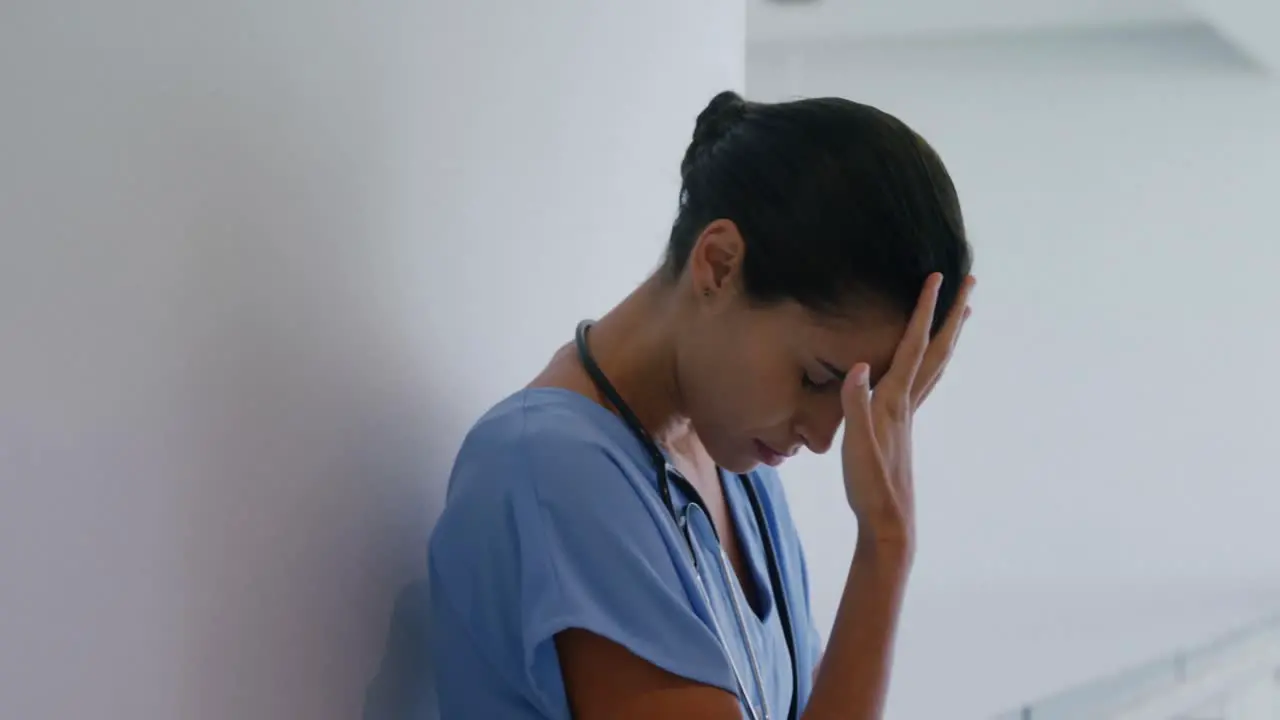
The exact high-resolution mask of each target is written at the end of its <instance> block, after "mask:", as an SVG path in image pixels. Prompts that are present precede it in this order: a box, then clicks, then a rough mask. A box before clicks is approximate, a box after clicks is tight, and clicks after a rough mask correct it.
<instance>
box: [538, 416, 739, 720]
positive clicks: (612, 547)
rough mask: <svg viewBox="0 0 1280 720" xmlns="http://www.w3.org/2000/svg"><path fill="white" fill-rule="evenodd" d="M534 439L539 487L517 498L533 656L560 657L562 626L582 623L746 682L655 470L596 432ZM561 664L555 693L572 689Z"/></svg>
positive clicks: (725, 682) (693, 674) (633, 647)
mask: <svg viewBox="0 0 1280 720" xmlns="http://www.w3.org/2000/svg"><path fill="white" fill-rule="evenodd" d="M524 450H525V455H526V459H527V462H526V465H525V473H526V475H527V477H526V478H525V480H526V481H525V482H523V483H522V485H521V489H523V490H524V491H526V492H527V493H528V495H527V502H517V503H516V504H515V509H516V518H515V520H516V522H515V523H514V527H515V528H516V532H517V534H518V538H517V543H515V546H516V547H518V548H519V552H520V554H521V560H520V562H521V580H520V593H521V598H522V607H521V612H522V613H523V622H522V623H521V624H522V627H523V633H524V637H523V641H524V650H525V653H526V655H525V663H526V666H527V667H528V668H533V667H535V666H537V665H539V664H541V662H545V660H546V659H547V658H548V657H549V658H552V659H554V658H555V657H556V656H555V647H554V637H555V635H556V634H557V633H559V632H561V631H563V630H566V629H569V628H578V629H582V630H587V631H589V632H592V633H595V634H597V635H600V636H603V637H605V638H607V639H609V640H612V641H614V642H616V643H618V644H620V645H623V646H624V647H626V648H627V649H629V650H630V651H631V652H632V653H634V654H636V655H638V656H639V657H641V658H643V659H645V660H647V661H649V662H650V663H652V664H654V665H656V666H658V667H660V668H663V669H664V670H666V671H668V672H670V673H673V674H675V675H678V676H681V677H684V678H688V679H690V680H693V681H695V682H700V683H704V684H708V685H713V686H716V687H720V688H724V689H725V690H728V691H729V692H734V691H735V689H736V685H735V683H734V680H733V675H732V672H731V670H730V666H729V663H728V660H727V659H726V656H725V653H724V650H723V648H722V646H721V644H720V642H719V640H718V639H717V636H716V634H715V631H714V629H713V626H712V624H711V622H710V621H709V620H706V619H704V617H706V613H707V612H709V611H708V609H707V608H706V606H705V605H704V604H703V603H702V601H701V599H700V598H701V596H700V594H699V591H698V587H697V585H695V584H693V581H692V576H691V572H692V570H691V567H692V565H691V564H690V560H689V559H688V548H687V546H686V545H684V542H685V541H684V539H683V536H682V535H681V534H680V533H679V531H677V530H676V528H675V523H674V522H673V521H672V519H671V517H670V515H669V514H668V513H667V512H666V510H665V507H664V506H663V505H662V503H661V500H659V499H658V496H657V492H656V490H655V489H654V488H653V484H652V481H645V480H642V479H638V478H636V477H633V476H629V475H627V474H626V472H624V470H623V469H622V468H621V467H620V466H619V465H618V464H617V463H616V462H615V460H614V458H613V457H612V456H611V454H610V453H609V452H608V451H606V450H605V449H604V448H601V447H599V446H593V445H591V444H589V443H584V442H573V441H560V442H537V443H527V444H526V445H525V447H524ZM649 493H651V494H652V495H651V497H647V498H646V497H644V496H645V495H646V494H649ZM678 563H682V564H685V565H684V566H683V567H687V568H690V569H689V570H681V569H678ZM695 608H696V609H695ZM556 667H557V672H556V673H555V677H554V682H551V683H548V684H549V685H551V687H545V688H541V690H542V691H543V692H546V693H550V694H552V695H558V694H562V693H563V678H562V677H560V675H559V672H558V664H557V665H556Z"/></svg>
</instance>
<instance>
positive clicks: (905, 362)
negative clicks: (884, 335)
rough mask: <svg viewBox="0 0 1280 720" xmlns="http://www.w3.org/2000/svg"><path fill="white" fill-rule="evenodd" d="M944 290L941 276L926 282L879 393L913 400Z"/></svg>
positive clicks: (928, 279)
mask: <svg viewBox="0 0 1280 720" xmlns="http://www.w3.org/2000/svg"><path fill="white" fill-rule="evenodd" d="M941 286H942V275H941V273H933V274H931V275H929V277H928V278H927V279H926V280H925V281H924V288H922V289H921V290H920V299H919V300H917V301H916V309H915V312H913V313H912V314H911V320H910V322H908V323H907V331H906V332H905V333H904V334H903V336H902V340H901V341H899V342H898V349H897V352H895V353H894V355H893V364H892V365H890V366H889V371H888V372H887V373H885V376H884V377H883V378H882V379H881V380H880V383H879V385H877V392H881V391H886V390H887V391H889V394H891V395H894V396H898V397H901V398H903V399H904V400H905V399H907V398H909V397H910V390H911V388H912V386H913V385H914V384H915V377H916V373H917V371H918V370H919V369H920V363H921V361H922V360H923V358H924V354H925V350H926V349H927V348H928V347H929V329H930V327H931V326H932V325H933V309H934V307H935V306H936V305H937V302H938V289H939V288H940V287H941Z"/></svg>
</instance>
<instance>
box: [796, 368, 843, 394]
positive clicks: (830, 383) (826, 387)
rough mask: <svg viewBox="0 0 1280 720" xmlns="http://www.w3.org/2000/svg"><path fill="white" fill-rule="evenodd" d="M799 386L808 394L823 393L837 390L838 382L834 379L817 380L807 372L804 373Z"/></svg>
mask: <svg viewBox="0 0 1280 720" xmlns="http://www.w3.org/2000/svg"><path fill="white" fill-rule="evenodd" d="M800 385H801V386H802V387H803V388H804V389H805V390H808V391H809V392H814V393H823V392H828V391H830V390H833V389H835V388H839V387H840V382H839V380H837V379H835V378H826V379H823V380H817V379H815V378H814V377H813V376H812V375H810V374H809V373H808V372H805V373H804V375H802V376H801V378H800Z"/></svg>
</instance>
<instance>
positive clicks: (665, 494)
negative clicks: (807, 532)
mask: <svg viewBox="0 0 1280 720" xmlns="http://www.w3.org/2000/svg"><path fill="white" fill-rule="evenodd" d="M591 325H592V322H591V321H590V320H583V321H582V322H581V323H579V324H578V331H577V335H576V338H575V342H576V344H577V346H578V359H579V361H581V362H582V366H583V368H585V369H586V371H587V375H589V376H590V377H591V382H592V383H594V384H595V386H596V389H597V390H599V391H600V392H601V394H603V395H604V396H605V398H606V399H607V400H608V401H609V403H610V404H612V405H613V407H614V409H615V410H617V411H618V414H619V415H620V416H622V420H623V422H625V423H626V424H627V427H628V428H630V430H631V432H632V433H633V434H634V435H635V436H636V438H637V439H639V440H640V442H641V444H643V445H644V447H645V450H647V451H648V452H649V457H650V458H651V459H652V460H653V464H654V466H655V467H656V468H657V471H658V492H659V494H661V495H662V502H663V503H664V504H665V505H666V506H667V512H668V513H670V514H671V519H672V520H673V521H675V523H676V527H678V528H679V529H680V531H681V533H682V534H683V535H684V539H685V543H687V544H688V546H689V555H690V557H692V558H693V568H694V573H695V574H696V575H697V578H698V587H699V589H700V590H701V592H702V596H703V601H704V602H706V603H707V608H708V610H709V612H710V613H711V621H712V624H713V625H714V626H715V632H716V637H717V639H718V640H719V641H720V644H721V646H722V647H724V649H725V656H726V658H727V659H728V660H729V666H730V668H731V669H732V670H733V676H734V679H735V681H736V682H737V684H738V693H739V695H740V697H741V699H742V702H743V704H745V705H746V707H747V710H748V712H749V713H750V714H751V719H752V720H772V716H771V715H770V713H769V701H768V698H766V697H765V685H764V678H763V675H762V674H761V671H760V663H759V660H758V659H757V657H756V652H755V646H754V645H753V644H752V642H751V635H750V633H749V632H748V631H747V624H746V620H745V619H744V615H743V612H742V607H741V603H739V601H738V595H737V593H736V592H734V591H733V590H732V589H730V592H729V598H730V601H731V603H732V605H733V614H734V618H735V619H736V620H737V623H738V630H739V632H741V633H742V641H743V642H744V643H745V645H746V649H747V659H748V660H749V661H750V664H751V672H752V675H753V676H754V677H753V679H754V680H755V682H756V687H757V688H759V689H760V705H759V706H758V707H757V706H756V705H754V704H753V703H752V702H751V700H750V695H749V694H748V693H747V689H746V687H745V685H744V684H743V682H742V676H741V675H740V674H739V672H738V666H737V663H735V662H734V661H733V657H732V655H731V654H730V653H729V650H728V646H727V644H726V643H725V639H724V633H723V632H722V631H721V629H720V621H719V620H718V619H716V612H715V610H714V608H712V605H711V599H710V597H709V593H708V591H707V588H706V584H705V582H704V581H703V579H702V569H701V567H699V564H698V553H697V549H696V547H695V545H694V541H693V533H692V530H690V523H689V513H690V511H691V510H693V509H696V510H697V511H698V512H700V513H702V515H703V516H704V517H705V518H706V519H707V526H708V527H710V528H711V532H712V534H713V535H715V536H716V544H717V549H718V553H717V557H718V558H719V560H720V568H719V569H720V571H721V572H722V573H724V575H725V578H730V577H733V570H732V569H731V568H730V567H729V561H728V558H727V557H726V555H725V552H724V546H723V545H720V543H719V540H720V535H719V533H717V532H716V529H715V525H714V524H713V523H711V522H710V516H708V515H707V511H706V508H705V506H704V505H703V502H702V496H701V495H700V494H699V493H698V491H697V489H695V488H694V487H693V485H692V484H691V483H690V482H689V481H688V480H687V479H686V478H685V477H684V476H682V475H681V474H680V473H679V472H676V470H675V469H673V468H671V467H670V466H669V465H668V464H667V458H666V456H665V455H663V454H662V450H660V449H659V448H658V444H657V443H655V442H654V441H653V438H652V437H650V435H649V433H648V432H647V431H646V430H645V429H644V426H643V425H641V424H640V419H639V418H637V417H636V415H635V413H634V412H632V410H631V408H630V406H628V405H627V404H626V402H624V401H623V400H622V397H621V396H620V395H618V391H617V390H616V389H614V387H613V383H611V382H609V378H607V377H605V374H604V371H603V370H601V369H600V366H599V365H598V364H597V363H596V361H595V358H593V357H592V356H591V349H590V347H588V345H587V332H588V331H589V330H590V329H591ZM739 478H740V479H741V481H742V487H743V488H744V489H745V490H746V491H747V497H748V499H749V500H750V501H751V510H752V512H753V513H754V514H755V520H756V529H757V530H759V532H760V540H761V542H762V543H763V544H764V554H765V560H766V561H767V563H768V566H769V584H770V586H771V588H772V590H773V600H774V603H775V605H776V606H777V609H778V619H779V621H781V623H782V634H783V636H784V637H785V638H786V640H787V652H788V654H789V655H790V659H791V676H792V682H793V685H792V691H791V711H790V712H789V713H788V714H787V717H788V718H789V719H790V720H796V707H797V703H798V697H797V696H798V695H799V693H800V682H799V680H800V677H799V674H798V672H797V670H798V669H797V667H796V646H795V638H794V637H793V636H792V629H791V613H790V611H789V609H788V607H787V597H786V594H785V593H784V592H783V588H782V575H781V572H780V571H779V569H778V558H777V556H776V555H775V554H774V549H773V540H772V539H771V538H770V536H769V528H768V526H767V525H766V524H765V520H764V508H763V507H762V506H761V504H760V497H759V495H758V494H757V493H756V488H755V484H754V483H752V482H751V478H750V477H748V476H746V475H739ZM673 480H674V481H675V483H676V484H677V485H678V486H679V487H680V491H681V492H683V493H684V494H685V496H686V497H688V498H689V502H688V503H687V504H686V505H685V507H684V512H683V513H677V512H676V508H675V503H674V502H672V500H671V482H672V481H673Z"/></svg>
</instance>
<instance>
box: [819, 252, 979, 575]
mask: <svg viewBox="0 0 1280 720" xmlns="http://www.w3.org/2000/svg"><path fill="white" fill-rule="evenodd" d="M973 283H974V280H973V278H972V277H966V278H965V280H964V284H963V285H962V286H961V288H960V292H959V293H958V294H957V295H956V300H955V306H954V307H953V308H952V310H951V312H950V313H949V314H948V316H947V320H946V322H945V323H944V324H943V326H942V329H941V330H940V331H939V332H938V334H937V335H936V336H935V337H934V338H933V339H932V340H930V338H929V330H930V326H931V325H932V324H933V314H934V308H935V306H936V304H937V301H938V289H939V288H940V287H941V285H942V276H941V275H940V274H938V273H934V274H933V275H930V276H929V278H928V279H927V280H925V283H924V289H923V290H921V292H920V299H919V300H918V301H917V303H916V309H915V312H914V313H913V314H912V316H911V320H910V322H909V323H908V325H907V330H906V333H905V334H904V335H903V337H902V340H901V341H900V342H899V343H898V349H897V352H896V353H894V356H893V364H892V365H891V366H890V367H889V371H888V372H886V373H885V376H884V377H883V378H882V379H881V380H880V382H879V383H878V384H877V385H876V389H875V392H874V393H872V392H871V389H870V387H869V380H868V377H869V372H870V371H869V368H868V367H867V365H866V364H865V363H860V364H858V365H857V366H855V367H854V368H853V369H852V370H851V371H850V372H849V376H848V377H847V378H846V379H845V383H844V387H843V388H842V389H841V392H840V399H841V403H842V405H843V406H844V416H845V426H844V446H843V448H842V456H843V457H842V460H843V463H844V487H845V493H846V494H847V495H848V499H849V506H850V507H851V508H852V509H853V512H854V515H855V516H857V518H858V541H859V544H860V545H861V544H864V543H872V544H875V545H876V546H883V545H891V546H893V547H895V548H897V549H899V550H901V551H904V552H906V553H908V554H910V553H912V552H913V551H914V548H915V492H914V481H913V479H912V474H911V422H912V418H913V416H914V415H915V411H916V409H918V408H919V407H920V404H921V403H923V402H924V400H925V398H927V397H928V396H929V393H930V391H932V390H933V388H934V386H935V385H936V384H937V382H938V379H939V378H940V377H941V376H942V371H943V370H944V369H945V368H946V365H947V361H948V360H949V359H950V358H951V354H952V351H953V350H954V349H955V344H956V340H957V339H958V338H959V337H960V329H961V328H962V327H963V326H964V322H965V320H966V319H967V318H968V317H969V312H970V310H969V291H970V290H971V289H972V288H973Z"/></svg>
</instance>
